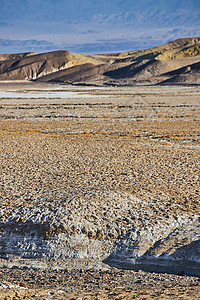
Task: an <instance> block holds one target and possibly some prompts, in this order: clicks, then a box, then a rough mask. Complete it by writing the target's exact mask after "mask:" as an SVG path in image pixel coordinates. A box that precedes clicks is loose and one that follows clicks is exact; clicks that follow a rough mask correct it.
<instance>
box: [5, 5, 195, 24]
mask: <svg viewBox="0 0 200 300" xmlns="http://www.w3.org/2000/svg"><path fill="white" fill-rule="evenodd" d="M199 17H200V5H199V1H198V0H190V1H186V0H182V1H180V0H167V1H166V0H135V1H132V0H123V1H122V0H118V1H117V0H116V1H113V0H111V1H106V0H100V1H93V0H85V1H82V0H76V1H69V0H61V1H54V0H45V1H43V0H35V1H31V0H21V1H18V0H1V10H0V18H1V20H3V21H8V20H9V21H11V20H12V21H15V20H19V19H20V20H21V22H23V21H33V22H41V21H42V22H43V21H45V22H51V21H62V22H63V21H65V22H70V23H77V22H82V21H85V22H97V23H98V22H99V23H101V22H108V23H124V22H128V23H129V22H131V23H132V24H140V25H145V24H150V25H152V26H153V25H154V24H155V22H156V24H157V25H162V26H163V25H164V26H166V22H172V23H173V24H172V23H170V24H169V25H170V26H172V25H177V24H179V23H180V22H181V24H184V23H185V22H186V24H188V23H190V25H191V24H192V23H191V20H192V22H196V21H197V23H198V24H200V18H199ZM183 21H184V23H182V22H183Z"/></svg>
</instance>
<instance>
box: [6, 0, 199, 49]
mask: <svg viewBox="0 0 200 300" xmlns="http://www.w3.org/2000/svg"><path fill="white" fill-rule="evenodd" d="M0 20H1V21H0V38H2V40H5V39H9V41H10V43H9V44H5V43H2V42H0V52H1V53H3V52H4V53H9V52H11V51H10V49H11V47H13V51H15V52H16V51H21V52H22V51H25V52H26V51H31V52H32V51H36V52H43V51H52V50H58V49H67V50H70V51H75V52H78V53H83V52H84V53H98V52H109V51H126V50H130V49H142V48H145V47H146V48H148V47H152V46H154V45H156V44H158V43H160V44H162V43H166V42H168V41H170V40H173V39H176V38H179V37H187V36H190V37H192V36H198V35H199V34H200V32H199V28H200V5H199V0H190V1H186V0H181V1H180V0H134V1H133V0H124V1H122V0H116V1H114V0H110V1H106V0H99V1H93V0H85V1H81V0H76V1H69V0H60V1H55V0H45V1H43V0H35V1H32V0H21V1H18V0H1V7H0ZM29 39H30V40H36V41H37V43H34V44H32V45H31V44H30V43H29V44H28V45H27V44H26V42H27V40H29ZM13 40H15V41H17V40H18V41H19V42H18V43H15V44H14V43H13ZM41 40H42V41H44V40H45V41H46V43H47V44H48V43H49V44H48V45H40V41H41ZM15 47H16V50H14V49H15ZM45 47H46V48H45Z"/></svg>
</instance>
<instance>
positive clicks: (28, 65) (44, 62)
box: [0, 51, 99, 80]
mask: <svg viewBox="0 0 200 300" xmlns="http://www.w3.org/2000/svg"><path fill="white" fill-rule="evenodd" d="M85 63H93V64H94V65H96V64H99V61H97V60H96V59H94V58H92V57H90V56H86V55H80V54H73V53H70V52H68V51H54V52H49V53H42V54H35V55H30V56H24V57H21V58H19V57H17V58H14V59H8V60H3V61H0V80H15V79H18V80H20V79H28V80H32V79H36V78H38V77H41V76H44V75H46V74H50V73H52V72H55V71H59V70H62V69H66V68H69V67H72V66H75V65H81V64H85Z"/></svg>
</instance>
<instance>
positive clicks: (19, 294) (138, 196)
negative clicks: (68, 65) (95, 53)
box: [0, 81, 200, 299]
mask: <svg viewBox="0 0 200 300" xmlns="http://www.w3.org/2000/svg"><path fill="white" fill-rule="evenodd" d="M199 141H200V89H199V86H195V85H191V86H175V85H174V86H167V85H166V86H135V87H134V86H133V87H128V86H124V87H123V86H122V87H119V86H118V87H117V86H116V87H115V86H108V87H102V86H101V87H97V86H96V87H94V86H93V87H90V86H85V87H84V86H73V85H64V84H50V83H49V84H48V83H42V84H41V83H34V82H32V83H31V82H28V81H24V82H16V81H15V82H14V83H13V82H12V81H10V82H9V81H7V82H1V83H0V159H1V163H0V176H1V180H0V197H1V201H0V206H1V207H0V231H1V236H0V278H1V279H0V299H175V298H178V299H200V280H199V277H200V271H199V270H200V222H199V221H200V206H199V174H200V172H199V171H200V170H199V162H200V148H199V147H200V143H199Z"/></svg>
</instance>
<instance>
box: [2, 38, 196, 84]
mask: <svg viewBox="0 0 200 300" xmlns="http://www.w3.org/2000/svg"><path fill="white" fill-rule="evenodd" d="M25 79H26V80H36V81H39V82H55V83H63V84H82V85H138V84H139V85H141V84H145V85H146V84H200V37H199V38H183V39H178V40H175V41H172V42H170V43H167V44H165V45H161V46H157V47H154V48H150V49H146V50H137V51H129V52H123V53H117V54H116V53H113V54H101V55H100V54H99V55H83V54H74V53H71V52H68V51H61V50H60V51H54V52H48V53H41V54H37V53H19V54H2V55H0V80H25Z"/></svg>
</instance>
